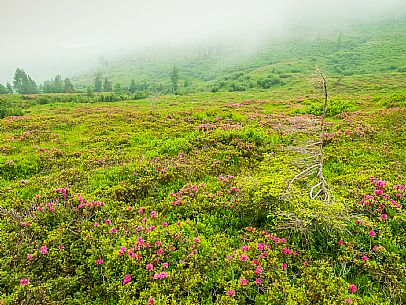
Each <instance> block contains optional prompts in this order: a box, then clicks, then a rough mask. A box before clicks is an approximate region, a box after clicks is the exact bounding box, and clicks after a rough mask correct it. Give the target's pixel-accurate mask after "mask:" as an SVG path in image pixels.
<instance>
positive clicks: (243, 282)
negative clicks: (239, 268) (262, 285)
mask: <svg viewBox="0 0 406 305" xmlns="http://www.w3.org/2000/svg"><path fill="white" fill-rule="evenodd" d="M240 284H241V286H245V285H247V284H248V281H247V279H245V278H240Z"/></svg>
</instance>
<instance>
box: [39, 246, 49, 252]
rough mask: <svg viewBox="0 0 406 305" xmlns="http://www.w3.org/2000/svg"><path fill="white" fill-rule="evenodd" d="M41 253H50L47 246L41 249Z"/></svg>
mask: <svg viewBox="0 0 406 305" xmlns="http://www.w3.org/2000/svg"><path fill="white" fill-rule="evenodd" d="M39 252H40V253H41V254H47V252H48V248H47V246H42V247H41V248H40V249H39Z"/></svg>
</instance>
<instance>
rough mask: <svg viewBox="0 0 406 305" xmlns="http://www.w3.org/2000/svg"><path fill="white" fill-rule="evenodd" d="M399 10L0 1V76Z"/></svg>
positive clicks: (389, 2) (379, 0) (370, 4)
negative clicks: (19, 71) (150, 49)
mask: <svg viewBox="0 0 406 305" xmlns="http://www.w3.org/2000/svg"><path fill="white" fill-rule="evenodd" d="M404 12H406V1H405V0H341V1H329V0H314V1H311V0H279V1H277V0H250V1H241V0H202V1H201V0H172V1H169V0H116V1H107V0H69V1H68V0H0V31H1V40H0V41H1V42H0V83H4V82H6V81H11V80H12V76H13V73H14V71H15V69H16V67H22V68H24V69H25V71H26V72H27V73H29V74H30V75H31V76H32V77H33V78H34V79H35V80H36V81H37V82H42V81H44V80H46V79H49V78H51V77H52V76H54V75H55V74H57V73H60V74H63V76H72V75H75V74H77V73H80V72H82V71H85V70H86V69H89V68H90V67H92V66H94V65H96V64H97V60H98V58H99V57H100V56H105V57H106V58H108V59H110V58H117V57H119V56H121V55H124V54H128V53H130V52H132V51H134V50H138V49H141V48H145V47H151V46H154V45H157V44H159V45H165V44H167V45H168V46H171V47H174V46H175V47H176V46H177V45H180V44H187V43H201V42H207V41H210V40H221V39H226V38H230V39H234V40H235V41H241V42H243V41H244V40H245V39H246V38H250V39H253V38H254V39H259V40H260V39H262V37H263V36H264V34H265V33H278V34H279V35H283V34H284V33H288V32H289V30H291V29H292V28H293V27H295V26H298V25H300V24H312V25H314V26H315V27H318V28H320V29H323V28H325V27H327V26H330V25H332V24H339V23H342V24H345V23H351V22H369V21H371V20H373V19H376V18H388V17H396V16H399V15H401V14H403V13H404Z"/></svg>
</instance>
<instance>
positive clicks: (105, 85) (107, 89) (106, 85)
mask: <svg viewBox="0 0 406 305" xmlns="http://www.w3.org/2000/svg"><path fill="white" fill-rule="evenodd" d="M103 91H104V92H111V91H113V84H112V83H111V81H109V80H108V79H107V78H105V79H104V83H103Z"/></svg>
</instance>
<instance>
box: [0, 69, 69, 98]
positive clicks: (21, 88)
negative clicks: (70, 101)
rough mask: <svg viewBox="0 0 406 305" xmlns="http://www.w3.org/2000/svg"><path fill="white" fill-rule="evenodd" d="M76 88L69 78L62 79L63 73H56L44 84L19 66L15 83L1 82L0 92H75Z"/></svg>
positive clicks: (14, 78)
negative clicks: (4, 83) (38, 83)
mask: <svg viewBox="0 0 406 305" xmlns="http://www.w3.org/2000/svg"><path fill="white" fill-rule="evenodd" d="M73 92H75V88H74V86H73V84H72V82H71V80H70V79H69V78H65V79H64V80H62V76H61V75H56V76H55V78H53V79H51V80H50V81H45V82H44V84H40V85H39V86H38V85H37V83H36V82H35V81H34V80H33V79H32V78H31V76H30V75H29V74H27V73H26V72H25V71H24V70H23V69H20V68H17V69H16V71H15V73H14V77H13V85H11V84H10V83H9V82H7V83H6V86H4V85H2V84H0V94H12V93H19V94H36V93H73Z"/></svg>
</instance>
